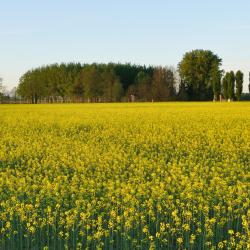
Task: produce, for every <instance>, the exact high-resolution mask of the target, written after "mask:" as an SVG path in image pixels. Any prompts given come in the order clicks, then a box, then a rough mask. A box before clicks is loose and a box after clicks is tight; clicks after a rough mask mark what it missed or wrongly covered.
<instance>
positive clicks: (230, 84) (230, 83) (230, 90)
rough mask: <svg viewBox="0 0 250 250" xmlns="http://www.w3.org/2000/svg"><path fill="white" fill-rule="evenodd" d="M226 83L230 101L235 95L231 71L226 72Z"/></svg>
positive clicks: (233, 77) (233, 76)
mask: <svg viewBox="0 0 250 250" xmlns="http://www.w3.org/2000/svg"><path fill="white" fill-rule="evenodd" d="M227 83H228V100H229V101H231V100H233V99H234V96H235V91H234V88H235V75H234V72H233V71H230V72H229V73H228V74H227Z"/></svg>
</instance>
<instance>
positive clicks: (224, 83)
mask: <svg viewBox="0 0 250 250" xmlns="http://www.w3.org/2000/svg"><path fill="white" fill-rule="evenodd" d="M228 74H229V73H226V75H225V76H224V77H223V79H222V93H223V97H224V98H225V99H228Z"/></svg>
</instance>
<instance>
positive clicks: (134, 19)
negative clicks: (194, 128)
mask: <svg viewBox="0 0 250 250" xmlns="http://www.w3.org/2000/svg"><path fill="white" fill-rule="evenodd" d="M0 10H1V12H0V76H1V77H3V78H4V85H7V86H8V87H9V88H10V87H12V86H15V85H17V84H18V79H19V77H20V76H21V75H22V74H23V73H24V72H25V71H26V70H28V69H30V68H34V67H37V66H40V65H44V64H50V63H54V62H59V63H60V62H78V61H79V62H82V63H84V62H87V63H92V62H110V61H112V62H132V63H139V64H146V65H148V64H152V65H173V66H176V65H177V63H178V62H179V61H180V60H181V58H182V56H183V54H184V53H185V52H186V51H189V50H192V49H210V50H212V51H214V52H215V53H216V54H218V55H219V56H220V57H221V58H222V59H223V68H224V69H225V70H230V69H232V70H237V69H241V70H242V71H243V72H244V73H245V86H244V90H245V91H246V90H247V85H248V77H247V74H248V71H250V1H249V0H237V1H236V0H209V1H205V0H189V1H187V0H175V1H173V0H165V1H164V0H154V1H153V0H151V1H149V0H148V1H147V0H137V1H136V0H133V1H132V0H126V1H125V0H124V1H121V0H106V1H101V0H99V1H97V0H89V1H87V0H86V1H85V0H81V1H80V0H72V1H69V0H43V1H34V0H22V1H20V0H8V1H1V3H0Z"/></svg>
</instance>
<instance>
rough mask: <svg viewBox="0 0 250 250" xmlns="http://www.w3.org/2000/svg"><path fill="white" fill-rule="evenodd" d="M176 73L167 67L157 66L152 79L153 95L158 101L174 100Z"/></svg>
mask: <svg viewBox="0 0 250 250" xmlns="http://www.w3.org/2000/svg"><path fill="white" fill-rule="evenodd" d="M174 85H175V80H174V73H173V71H172V69H169V68H166V67H160V66H159V67H156V68H155V69H154V73H153V80H152V96H153V99H154V100H156V101H169V100H172V98H173V95H174Z"/></svg>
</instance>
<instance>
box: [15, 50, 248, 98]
mask: <svg viewBox="0 0 250 250" xmlns="http://www.w3.org/2000/svg"><path fill="white" fill-rule="evenodd" d="M221 64H222V59H221V58H219V57H218V56H217V55H216V54H214V53H213V52H211V51H209V50H193V51H190V52H187V53H186V54H185V55H184V56H183V58H182V60H181V62H180V63H179V64H178V67H177V69H175V68H173V67H162V66H145V65H144V66H142V65H133V64H130V63H127V64H121V63H108V64H97V63H93V64H80V63H68V64H66V63H62V64H52V65H46V66H42V67H39V68H35V69H32V70H29V71H27V72H26V73H25V74H24V75H23V76H22V77H21V78H20V81H19V85H18V88H17V94H18V95H19V96H20V97H22V98H24V99H26V100H28V101H29V102H31V103H38V102H41V101H45V102H57V101H58V100H60V101H62V102H119V101H173V100H179V101H208V100H220V99H222V98H224V99H229V100H233V99H236V98H237V99H238V100H240V97H241V94H242V89H243V73H242V72H241V71H237V72H236V73H234V72H233V71H230V72H227V73H225V72H224V71H223V70H222V69H221ZM249 87H250V86H249Z"/></svg>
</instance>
